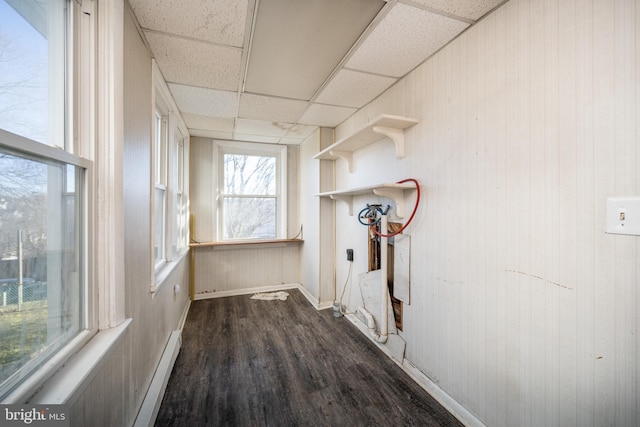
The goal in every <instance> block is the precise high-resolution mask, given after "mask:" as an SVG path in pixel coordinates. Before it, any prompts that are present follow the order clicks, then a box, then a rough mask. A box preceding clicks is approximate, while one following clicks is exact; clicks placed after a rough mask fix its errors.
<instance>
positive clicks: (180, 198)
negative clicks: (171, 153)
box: [176, 130, 189, 250]
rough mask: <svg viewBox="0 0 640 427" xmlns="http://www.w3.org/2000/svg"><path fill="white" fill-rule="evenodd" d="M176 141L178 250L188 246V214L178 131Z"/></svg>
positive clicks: (183, 162)
mask: <svg viewBox="0 0 640 427" xmlns="http://www.w3.org/2000/svg"><path fill="white" fill-rule="evenodd" d="M176 140H177V141H178V144H177V153H176V172H177V179H178V183H177V188H176V198H177V203H176V206H177V218H176V221H177V228H178V237H177V239H178V240H177V246H178V250H180V249H184V248H186V247H187V246H188V245H189V242H188V241H187V236H188V232H187V230H188V225H189V219H188V213H189V206H188V205H187V195H186V190H185V181H186V177H185V173H186V170H187V168H186V164H185V151H186V148H185V143H184V138H183V137H182V133H181V132H180V131H179V130H176Z"/></svg>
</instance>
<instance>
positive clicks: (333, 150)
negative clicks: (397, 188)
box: [313, 114, 419, 172]
mask: <svg viewBox="0 0 640 427" xmlns="http://www.w3.org/2000/svg"><path fill="white" fill-rule="evenodd" d="M418 122H419V120H417V119H412V118H409V117H402V116H392V115H389V114H381V115H380V116H378V117H376V118H375V119H374V120H372V121H370V122H369V123H367V124H366V125H365V126H364V127H362V128H361V129H359V130H358V131H356V132H354V133H353V134H351V135H349V136H347V137H345V138H342V139H341V140H339V141H337V142H335V143H334V144H332V145H330V146H329V147H327V148H325V149H324V150H322V151H321V152H319V153H318V154H316V155H315V156H313V158H314V159H322V160H336V159H343V160H344V161H346V162H347V165H348V167H349V172H353V152H354V151H356V150H359V149H360V148H362V147H365V146H367V145H369V144H373V143H374V142H377V141H379V140H380V139H382V138H385V137H387V138H390V139H391V141H393V143H394V145H395V147H396V156H397V157H398V158H400V159H402V158H403V157H404V130H405V129H407V128H410V127H411V126H414V125H416V124H418Z"/></svg>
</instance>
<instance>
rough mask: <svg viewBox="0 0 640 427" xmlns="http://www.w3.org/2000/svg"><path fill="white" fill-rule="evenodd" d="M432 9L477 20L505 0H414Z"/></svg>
mask: <svg viewBox="0 0 640 427" xmlns="http://www.w3.org/2000/svg"><path fill="white" fill-rule="evenodd" d="M412 1H413V2H414V3H418V4H421V5H424V6H427V7H429V8H432V9H437V10H441V11H443V12H445V13H449V14H451V15H455V16H459V17H461V18H465V19H471V20H472V21H477V20H478V19H480V18H482V17H483V16H484V15H486V14H487V13H488V12H489V11H491V10H492V9H493V8H494V7H496V6H498V5H499V4H500V3H502V2H504V0H412Z"/></svg>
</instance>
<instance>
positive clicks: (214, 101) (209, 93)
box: [169, 83, 238, 117]
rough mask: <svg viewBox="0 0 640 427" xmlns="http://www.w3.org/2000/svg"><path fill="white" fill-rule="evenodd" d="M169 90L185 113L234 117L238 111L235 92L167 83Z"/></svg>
mask: <svg viewBox="0 0 640 427" xmlns="http://www.w3.org/2000/svg"><path fill="white" fill-rule="evenodd" d="M169 90H170V91H171V94H172V95H173V99H174V100H175V101H176V104H178V108H179V109H180V111H183V112H186V113H191V114H197V115H200V116H211V117H235V114H236V112H237V111H238V94H237V93H236V92H229V91H224V90H215V89H208V88H203V87H196V86H185V85H180V84H176V83H169Z"/></svg>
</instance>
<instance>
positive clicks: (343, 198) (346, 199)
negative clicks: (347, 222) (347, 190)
mask: <svg viewBox="0 0 640 427" xmlns="http://www.w3.org/2000/svg"><path fill="white" fill-rule="evenodd" d="M329 198H331V199H333V200H340V201H341V202H344V203H346V204H347V211H348V213H349V216H353V196H346V195H340V194H332V195H330V196H329Z"/></svg>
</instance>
